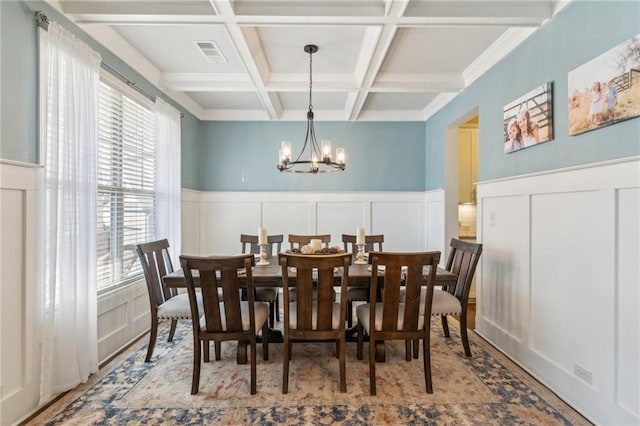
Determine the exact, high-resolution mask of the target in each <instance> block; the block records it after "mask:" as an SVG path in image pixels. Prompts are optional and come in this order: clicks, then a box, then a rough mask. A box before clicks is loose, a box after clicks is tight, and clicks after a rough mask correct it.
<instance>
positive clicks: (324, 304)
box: [280, 253, 351, 394]
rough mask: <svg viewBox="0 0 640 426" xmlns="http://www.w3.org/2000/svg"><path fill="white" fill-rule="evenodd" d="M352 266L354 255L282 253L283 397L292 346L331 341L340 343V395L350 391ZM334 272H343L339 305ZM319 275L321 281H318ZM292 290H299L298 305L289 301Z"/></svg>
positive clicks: (338, 345)
mask: <svg viewBox="0 0 640 426" xmlns="http://www.w3.org/2000/svg"><path fill="white" fill-rule="evenodd" d="M350 264H351V254H328V255H303V254H293V253H280V265H281V267H282V287H283V288H284V347H283V370H282V393H283V394H286V393H287V392H288V391H289V361H290V360H291V352H292V349H291V346H292V344H293V343H296V342H304V341H327V340H328V341H334V342H336V353H337V357H338V359H339V365H340V367H339V370H340V392H346V391H347V382H346V373H345V345H346V343H345V339H346V333H345V320H346V314H347V312H346V307H347V303H346V302H347V298H346V296H347V294H346V290H347V283H348V282H349V265H350ZM289 268H296V272H295V278H294V277H291V281H290V279H289V273H290V272H289ZM334 268H340V269H341V272H342V279H341V281H340V288H341V292H340V294H341V296H340V301H339V302H338V303H334V292H333V284H334ZM315 271H317V272H315ZM316 274H317V279H314V278H316V277H314V275H316ZM291 288H293V289H295V290H296V294H297V299H296V301H295V302H294V301H291V300H290V298H289V289H291ZM314 296H315V297H314Z"/></svg>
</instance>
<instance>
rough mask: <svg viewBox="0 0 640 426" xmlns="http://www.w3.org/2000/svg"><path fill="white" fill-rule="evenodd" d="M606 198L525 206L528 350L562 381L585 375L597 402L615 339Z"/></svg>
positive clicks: (553, 197)
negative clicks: (559, 374) (528, 241)
mask: <svg viewBox="0 0 640 426" xmlns="http://www.w3.org/2000/svg"><path fill="white" fill-rule="evenodd" d="M608 195H610V194H609V193H607V192H606V191H582V192H565V193H554V194H542V195H533V196H532V199H531V307H532V312H531V323H532V330H531V336H530V346H531V349H532V351H534V352H535V353H537V354H538V355H540V356H542V357H544V358H545V359H547V360H548V361H550V362H552V363H553V364H554V365H555V366H556V367H558V368H560V369H562V370H564V371H566V372H568V373H570V374H576V373H574V372H575V371H576V368H582V369H583V370H584V371H585V373H586V374H587V375H589V374H592V385H593V387H594V388H595V389H598V390H599V391H600V392H603V393H605V394H611V392H612V390H613V389H611V384H612V380H613V370H612V368H611V366H612V364H613V363H612V361H613V350H614V347H613V343H614V331H615V329H614V322H613V319H614V318H613V315H612V313H613V300H614V297H615V288H614V275H613V274H612V273H611V272H612V271H613V256H614V253H613V252H614V250H613V249H614V247H613V238H612V237H613V235H612V232H611V231H612V228H611V224H612V219H613V218H612V217H610V216H609V215H608V213H609V212H611V211H612V210H611V209H603V208H602V206H606V205H609V206H610V205H611V201H612V197H609V196H608ZM560 319H561V320H560ZM576 375H577V374H576Z"/></svg>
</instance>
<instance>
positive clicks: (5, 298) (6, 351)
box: [0, 161, 42, 425]
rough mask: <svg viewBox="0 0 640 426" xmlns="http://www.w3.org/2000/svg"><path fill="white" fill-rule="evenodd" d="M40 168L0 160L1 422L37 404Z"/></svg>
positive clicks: (18, 416) (10, 421) (8, 422)
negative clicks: (0, 258) (0, 257)
mask: <svg viewBox="0 0 640 426" xmlns="http://www.w3.org/2000/svg"><path fill="white" fill-rule="evenodd" d="M41 171H42V170H41V169H40V168H38V167H34V166H33V165H22V164H9V163H4V162H2V161H0V209H1V210H0V235H1V238H0V252H2V260H1V261H0V263H1V265H0V283H1V285H0V424H2V425H5V424H6V425H11V424H16V423H17V422H19V421H20V420H21V419H23V418H24V417H25V416H27V415H29V414H30V413H31V412H33V411H34V410H35V409H36V408H37V406H38V399H39V390H40V346H39V345H38V341H37V337H38V330H39V328H38V318H37V317H36V313H37V309H35V306H36V304H37V294H38V283H39V271H38V263H39V262H38V261H37V259H38V258H39V256H40V248H41V247H42V244H41V243H40V241H39V234H38V224H39V222H40V220H39V210H38V205H39V203H38V198H39V195H38V194H39V193H40V192H39V188H40V187H41V179H42V175H41Z"/></svg>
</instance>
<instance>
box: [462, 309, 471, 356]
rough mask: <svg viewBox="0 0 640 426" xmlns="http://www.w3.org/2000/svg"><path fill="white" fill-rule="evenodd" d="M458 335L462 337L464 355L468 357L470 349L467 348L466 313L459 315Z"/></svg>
mask: <svg viewBox="0 0 640 426" xmlns="http://www.w3.org/2000/svg"><path fill="white" fill-rule="evenodd" d="M460 335H461V336H462V346H463V347H464V354H465V355H466V356H468V357H470V356H471V348H470V347H469V336H468V335H467V313H466V312H463V313H462V314H461V315H460Z"/></svg>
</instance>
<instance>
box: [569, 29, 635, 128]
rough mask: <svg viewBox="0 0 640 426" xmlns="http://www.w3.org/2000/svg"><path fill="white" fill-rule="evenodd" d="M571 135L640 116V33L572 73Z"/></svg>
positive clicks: (570, 85)
mask: <svg viewBox="0 0 640 426" xmlns="http://www.w3.org/2000/svg"><path fill="white" fill-rule="evenodd" d="M568 90H569V134H570V135H572V136H574V135H578V134H580V133H584V132H588V131H590V130H595V129H599V128H601V127H605V126H609V125H611V124H615V123H618V122H620V121H623V120H628V119H630V118H634V117H638V116H640V34H638V35H637V36H635V37H632V38H630V39H629V40H627V41H625V42H623V43H621V44H619V45H618V46H616V47H614V48H613V49H610V50H608V51H607V52H605V53H603V54H602V55H600V56H598V57H597V58H595V59H592V60H591V61H589V62H587V63H586V64H583V65H581V66H579V67H578V68H576V69H574V70H573V71H570V72H569V75H568Z"/></svg>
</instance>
